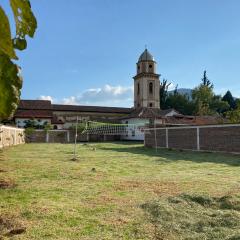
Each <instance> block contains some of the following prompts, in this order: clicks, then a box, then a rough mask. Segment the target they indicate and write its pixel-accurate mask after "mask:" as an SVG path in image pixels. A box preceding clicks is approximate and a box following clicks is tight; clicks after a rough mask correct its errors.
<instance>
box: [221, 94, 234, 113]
mask: <svg viewBox="0 0 240 240" xmlns="http://www.w3.org/2000/svg"><path fill="white" fill-rule="evenodd" d="M222 101H225V102H228V104H229V106H230V108H231V109H236V101H235V99H234V98H233V96H232V93H231V92H230V91H229V90H228V91H227V92H226V94H225V95H224V96H223V98H222Z"/></svg>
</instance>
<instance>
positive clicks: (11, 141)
mask: <svg viewBox="0 0 240 240" xmlns="http://www.w3.org/2000/svg"><path fill="white" fill-rule="evenodd" d="M23 143H25V135H24V129H22V128H16V127H9V126H4V125H0V148H4V147H8V146H13V145H18V144H23Z"/></svg>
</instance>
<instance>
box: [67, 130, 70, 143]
mask: <svg viewBox="0 0 240 240" xmlns="http://www.w3.org/2000/svg"><path fill="white" fill-rule="evenodd" d="M67 142H70V135H69V130H67Z"/></svg>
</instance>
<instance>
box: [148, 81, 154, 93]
mask: <svg viewBox="0 0 240 240" xmlns="http://www.w3.org/2000/svg"><path fill="white" fill-rule="evenodd" d="M149 93H150V94H152V93H153V83H152V82H150V83H149Z"/></svg>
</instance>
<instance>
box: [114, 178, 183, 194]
mask: <svg viewBox="0 0 240 240" xmlns="http://www.w3.org/2000/svg"><path fill="white" fill-rule="evenodd" d="M115 190H116V191H136V190H139V191H146V192H152V193H155V194H158V195H164V196H174V195H177V194H179V193H180V192H181V188H180V185H179V184H178V183H176V182H171V181H144V182H143V181H137V180H126V181H120V182H119V183H116V185H115Z"/></svg>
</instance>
